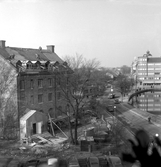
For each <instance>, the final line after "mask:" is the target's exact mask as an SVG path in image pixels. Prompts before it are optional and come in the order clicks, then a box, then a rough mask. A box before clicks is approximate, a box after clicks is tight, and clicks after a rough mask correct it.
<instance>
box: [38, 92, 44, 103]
mask: <svg viewBox="0 0 161 167" xmlns="http://www.w3.org/2000/svg"><path fill="white" fill-rule="evenodd" d="M42 102H43V94H39V95H38V103H42Z"/></svg>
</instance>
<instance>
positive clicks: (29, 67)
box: [26, 61, 32, 69]
mask: <svg viewBox="0 0 161 167" xmlns="http://www.w3.org/2000/svg"><path fill="white" fill-rule="evenodd" d="M26 66H27V69H32V63H31V61H28V62H27V63H26Z"/></svg>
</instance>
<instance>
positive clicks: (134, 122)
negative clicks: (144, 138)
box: [100, 96, 161, 137]
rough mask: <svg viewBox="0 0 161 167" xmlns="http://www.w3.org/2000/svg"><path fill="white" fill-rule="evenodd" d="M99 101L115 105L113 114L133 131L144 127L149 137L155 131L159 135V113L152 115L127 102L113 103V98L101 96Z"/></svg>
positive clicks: (160, 118)
mask: <svg viewBox="0 0 161 167" xmlns="http://www.w3.org/2000/svg"><path fill="white" fill-rule="evenodd" d="M100 101H101V102H102V103H104V104H106V105H108V104H110V105H111V104H112V105H115V106H116V110H115V116H116V117H118V118H120V120H121V119H122V120H123V122H126V125H127V126H128V127H129V128H130V129H131V130H132V131H133V132H135V131H136V130H137V129H145V130H146V131H147V132H148V133H149V135H150V136H151V137H153V136H154V135H155V134H156V133H158V134H160V136H161V115H160V116H159V115H154V114H150V113H147V112H145V111H141V110H139V109H136V108H134V107H131V106H130V105H128V104H127V102H124V103H120V104H114V99H108V98H107V96H103V97H102V98H101V99H100ZM149 116H150V117H151V118H152V123H149V122H148V117H149Z"/></svg>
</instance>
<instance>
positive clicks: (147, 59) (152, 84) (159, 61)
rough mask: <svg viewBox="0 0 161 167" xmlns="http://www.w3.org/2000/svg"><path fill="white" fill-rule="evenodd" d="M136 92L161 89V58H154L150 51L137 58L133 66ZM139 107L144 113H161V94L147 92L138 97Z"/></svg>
mask: <svg viewBox="0 0 161 167" xmlns="http://www.w3.org/2000/svg"><path fill="white" fill-rule="evenodd" d="M131 72H132V76H133V78H134V80H135V90H136V91H139V90H143V89H148V88H156V89H161V57H153V56H152V55H151V54H150V52H149V51H147V52H146V54H144V55H143V56H140V57H138V58H137V59H136V58H135V60H134V62H133V63H132V66H131ZM137 99H138V105H139V107H140V108H141V109H142V110H144V111H151V112H153V111H161V92H159V91H157V92H154V91H151V92H145V93H144V94H141V95H140V96H138V98H137Z"/></svg>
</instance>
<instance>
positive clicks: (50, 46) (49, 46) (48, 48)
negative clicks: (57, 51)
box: [47, 45, 55, 53]
mask: <svg viewBox="0 0 161 167" xmlns="http://www.w3.org/2000/svg"><path fill="white" fill-rule="evenodd" d="M54 48H55V46H54V45H47V50H49V51H51V52H52V53H54Z"/></svg>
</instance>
